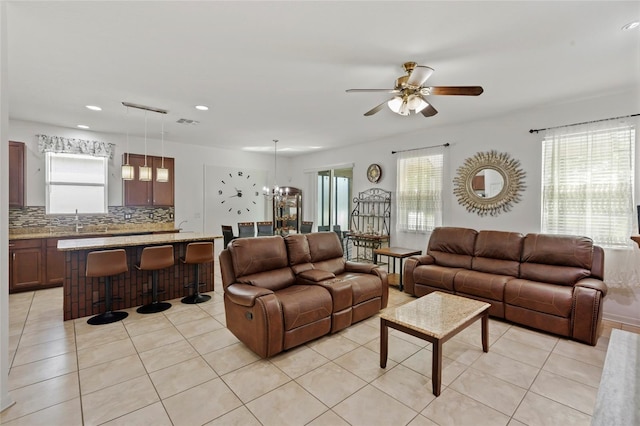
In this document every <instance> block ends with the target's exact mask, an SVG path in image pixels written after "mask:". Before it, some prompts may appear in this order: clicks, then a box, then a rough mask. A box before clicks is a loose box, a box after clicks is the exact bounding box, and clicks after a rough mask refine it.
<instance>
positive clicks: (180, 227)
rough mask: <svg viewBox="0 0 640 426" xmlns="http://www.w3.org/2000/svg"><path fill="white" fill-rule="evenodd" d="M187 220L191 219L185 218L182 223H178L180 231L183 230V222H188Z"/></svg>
mask: <svg viewBox="0 0 640 426" xmlns="http://www.w3.org/2000/svg"><path fill="white" fill-rule="evenodd" d="M187 222H189V221H188V220H183V221H182V222H180V223H179V224H178V231H182V224H183V223H187Z"/></svg>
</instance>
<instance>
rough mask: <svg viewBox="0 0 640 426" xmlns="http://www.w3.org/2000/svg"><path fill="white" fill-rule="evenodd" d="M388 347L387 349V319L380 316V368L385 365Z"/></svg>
mask: <svg viewBox="0 0 640 426" xmlns="http://www.w3.org/2000/svg"><path fill="white" fill-rule="evenodd" d="M388 349H389V327H387V321H386V320H384V319H382V318H380V368H386V367H387V351H388Z"/></svg>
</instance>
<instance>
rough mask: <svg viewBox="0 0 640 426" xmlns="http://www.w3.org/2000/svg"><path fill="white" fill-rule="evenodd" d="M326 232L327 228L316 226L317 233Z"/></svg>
mask: <svg viewBox="0 0 640 426" xmlns="http://www.w3.org/2000/svg"><path fill="white" fill-rule="evenodd" d="M328 230H329V227H328V226H324V225H321V226H318V232H326V231H328Z"/></svg>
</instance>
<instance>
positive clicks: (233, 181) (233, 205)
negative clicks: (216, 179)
mask: <svg viewBox="0 0 640 426" xmlns="http://www.w3.org/2000/svg"><path fill="white" fill-rule="evenodd" d="M258 188H259V186H258V183H257V182H256V180H255V179H254V178H253V177H252V176H251V174H249V173H245V172H243V171H237V172H236V171H234V172H231V173H228V176H227V177H224V178H223V179H221V180H220V186H219V189H218V198H219V200H220V204H221V205H222V206H223V208H225V209H226V210H227V212H235V213H237V214H239V215H241V214H244V213H249V212H250V211H251V209H253V208H255V207H256V206H257V205H258V200H259V198H260V190H259V189H258Z"/></svg>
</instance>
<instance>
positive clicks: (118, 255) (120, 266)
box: [85, 249, 129, 325]
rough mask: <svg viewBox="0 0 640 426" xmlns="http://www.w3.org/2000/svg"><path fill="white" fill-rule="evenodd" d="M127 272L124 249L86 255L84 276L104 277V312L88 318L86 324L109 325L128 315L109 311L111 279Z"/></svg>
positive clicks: (93, 252) (110, 305)
mask: <svg viewBox="0 0 640 426" xmlns="http://www.w3.org/2000/svg"><path fill="white" fill-rule="evenodd" d="M128 270H129V266H128V265H127V254H126V252H125V251H124V249H117V250H103V251H92V252H89V253H88V254H87V268H86V270H85V275H86V276H87V277H104V283H105V298H104V304H105V312H103V313H101V314H99V315H95V316H93V317H91V318H89V320H87V323H89V324H91V325H101V324H110V323H112V322H116V321H121V320H123V319H125V318H126V317H127V316H128V315H129V314H128V313H127V312H121V311H112V310H111V308H112V301H113V297H112V288H111V277H112V276H114V275H118V274H121V273H123V272H127V271H128Z"/></svg>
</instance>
